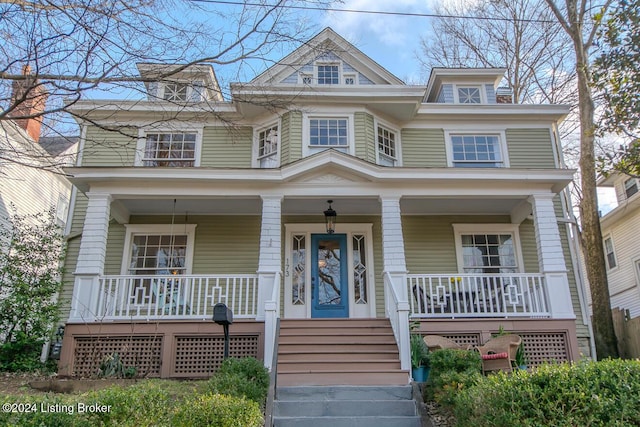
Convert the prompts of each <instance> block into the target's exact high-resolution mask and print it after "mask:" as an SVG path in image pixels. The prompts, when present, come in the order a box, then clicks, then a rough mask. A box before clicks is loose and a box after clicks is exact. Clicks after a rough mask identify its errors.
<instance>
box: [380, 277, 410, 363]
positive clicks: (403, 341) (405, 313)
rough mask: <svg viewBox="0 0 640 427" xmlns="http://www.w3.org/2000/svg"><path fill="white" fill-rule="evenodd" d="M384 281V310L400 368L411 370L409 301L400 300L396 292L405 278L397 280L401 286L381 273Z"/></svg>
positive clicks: (402, 284)
mask: <svg viewBox="0 0 640 427" xmlns="http://www.w3.org/2000/svg"><path fill="white" fill-rule="evenodd" d="M383 279H384V289H385V292H384V295H385V310H386V313H387V317H388V318H389V321H390V322H391V328H392V329H393V335H394V336H395V339H396V343H397V344H398V352H399V355H400V368H401V369H403V370H410V369H411V352H410V347H409V332H410V331H409V301H407V299H406V298H401V297H400V295H399V292H398V291H397V286H404V283H405V282H406V280H405V278H399V279H400V280H399V281H400V282H402V283H401V284H396V283H394V279H393V276H392V275H391V273H390V272H388V271H385V272H384V273H383Z"/></svg>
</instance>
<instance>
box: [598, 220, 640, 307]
mask: <svg viewBox="0 0 640 427" xmlns="http://www.w3.org/2000/svg"><path fill="white" fill-rule="evenodd" d="M602 235H603V236H611V239H612V241H613V247H614V251H615V255H616V262H617V266H616V267H615V268H612V269H611V270H608V272H607V275H608V278H609V294H610V295H611V306H612V307H614V308H615V307H620V308H622V309H626V310H629V311H630V314H631V317H638V316H640V283H638V280H639V279H638V275H637V273H636V271H635V268H636V267H635V262H636V261H638V260H640V243H639V242H638V236H639V235H640V208H636V209H635V210H633V211H631V212H630V213H629V214H628V215H625V216H624V217H622V218H620V219H619V220H618V221H616V223H615V224H613V225H611V226H608V227H606V228H603V229H602Z"/></svg>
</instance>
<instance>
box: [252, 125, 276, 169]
mask: <svg viewBox="0 0 640 427" xmlns="http://www.w3.org/2000/svg"><path fill="white" fill-rule="evenodd" d="M278 135H279V134H278V125H277V124H275V125H272V126H269V127H267V128H266V129H262V130H260V131H258V135H257V138H258V162H259V163H260V167H261V168H274V167H278V142H279V136H278Z"/></svg>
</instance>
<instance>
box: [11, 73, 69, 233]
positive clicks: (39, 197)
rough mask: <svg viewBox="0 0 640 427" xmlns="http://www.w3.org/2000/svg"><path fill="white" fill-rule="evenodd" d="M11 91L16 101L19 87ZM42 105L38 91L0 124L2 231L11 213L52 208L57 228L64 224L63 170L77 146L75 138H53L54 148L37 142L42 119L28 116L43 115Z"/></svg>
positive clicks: (43, 98)
mask: <svg viewBox="0 0 640 427" xmlns="http://www.w3.org/2000/svg"><path fill="white" fill-rule="evenodd" d="M24 72H25V73H29V68H28V67H25V70H24ZM13 91H14V92H13V97H14V98H15V97H16V96H18V95H19V93H20V84H19V83H16V84H14V87H13ZM45 101H46V93H45V92H43V91H42V90H41V93H39V94H37V95H35V96H32V97H27V100H26V101H24V102H23V103H22V105H20V106H19V108H17V109H16V111H14V112H12V113H10V114H9V117H15V120H14V119H6V120H0V224H1V225H2V226H3V227H4V226H6V224H7V221H8V218H9V217H10V216H11V215H13V214H14V213H17V214H19V215H32V214H36V213H40V212H45V211H47V210H48V209H51V208H55V211H56V218H57V221H58V224H59V225H61V226H64V225H65V224H66V222H67V212H68V209H69V202H70V196H71V183H70V182H69V181H68V180H67V178H66V176H65V174H64V171H63V170H62V167H64V166H68V165H71V164H73V162H74V159H75V149H76V147H77V144H76V143H75V139H74V138H56V140H57V143H56V144H55V147H54V146H53V145H52V144H51V142H52V141H51V138H43V139H41V138H40V127H41V120H42V119H41V118H40V117H37V116H36V117H31V116H33V115H37V114H38V112H39V111H42V109H43V108H44V103H45ZM25 117H27V118H25ZM43 144H44V145H43ZM47 149H49V151H48V150H47ZM51 152H53V153H54V154H51Z"/></svg>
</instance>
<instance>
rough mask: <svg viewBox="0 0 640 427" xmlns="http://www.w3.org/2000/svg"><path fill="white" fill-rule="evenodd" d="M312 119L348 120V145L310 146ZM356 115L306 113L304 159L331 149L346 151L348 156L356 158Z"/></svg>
mask: <svg viewBox="0 0 640 427" xmlns="http://www.w3.org/2000/svg"><path fill="white" fill-rule="evenodd" d="M312 119H345V120H347V145H346V146H345V145H341V146H332V145H327V146H316V145H310V140H309V139H310V134H309V133H310V131H311V129H310V124H309V121H310V120H312ZM354 123H355V113H354V112H349V113H342V112H338V111H336V112H318V113H304V114H303V115H302V157H308V156H310V155H312V154H316V153H319V152H322V151H325V150H328V149H330V148H333V149H334V150H338V151H342V150H346V153H347V154H350V155H352V156H355V154H356V147H355V140H356V137H355V129H354Z"/></svg>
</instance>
